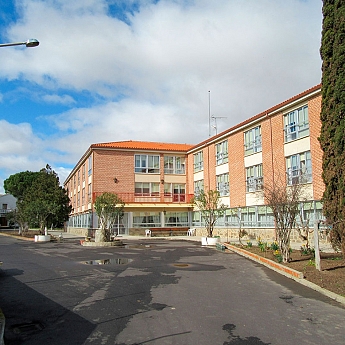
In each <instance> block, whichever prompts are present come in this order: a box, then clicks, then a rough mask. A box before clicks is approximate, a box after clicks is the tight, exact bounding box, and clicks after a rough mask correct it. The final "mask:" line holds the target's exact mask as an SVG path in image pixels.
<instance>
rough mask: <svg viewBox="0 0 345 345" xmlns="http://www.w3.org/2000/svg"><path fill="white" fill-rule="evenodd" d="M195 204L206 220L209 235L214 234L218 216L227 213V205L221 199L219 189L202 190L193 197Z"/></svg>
mask: <svg viewBox="0 0 345 345" xmlns="http://www.w3.org/2000/svg"><path fill="white" fill-rule="evenodd" d="M193 204H194V206H195V207H196V208H198V209H199V211H200V212H201V216H202V219H203V220H204V221H205V227H206V230H207V237H212V236H213V229H214V225H215V224H216V221H217V219H218V218H220V217H222V216H223V215H224V213H225V210H226V206H225V205H224V204H223V203H222V202H221V200H220V194H219V192H218V191H217V190H208V191H206V192H205V191H204V190H202V191H201V192H200V193H199V194H198V195H197V196H195V197H194V199H193Z"/></svg>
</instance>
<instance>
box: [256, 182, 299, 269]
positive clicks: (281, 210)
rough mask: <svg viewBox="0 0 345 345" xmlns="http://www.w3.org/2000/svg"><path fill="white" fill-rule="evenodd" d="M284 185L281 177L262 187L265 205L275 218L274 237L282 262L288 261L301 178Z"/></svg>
mask: <svg viewBox="0 0 345 345" xmlns="http://www.w3.org/2000/svg"><path fill="white" fill-rule="evenodd" d="M294 182H295V183H293V184H291V185H288V186H287V185H286V183H285V182H283V181H282V180H281V179H278V180H277V181H275V183H272V184H265V185H264V188H263V193H264V197H265V199H266V203H267V205H268V206H269V207H270V208H271V209H272V213H273V217H274V220H275V228H276V237H277V242H278V245H279V249H280V251H281V254H282V257H283V262H289V261H290V235H291V232H292V229H293V228H294V226H295V224H296V219H297V217H298V215H299V204H300V202H301V200H302V199H303V184H300V182H301V180H297V179H296V180H295V181H294Z"/></svg>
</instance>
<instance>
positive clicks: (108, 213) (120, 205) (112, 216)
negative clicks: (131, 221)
mask: <svg viewBox="0 0 345 345" xmlns="http://www.w3.org/2000/svg"><path fill="white" fill-rule="evenodd" d="M94 207H95V210H96V213H97V215H98V218H99V228H100V230H101V241H102V242H109V241H110V235H111V229H112V227H113V225H114V224H115V222H116V220H117V219H118V217H122V215H123V209H124V207H125V203H124V202H123V201H122V200H121V199H120V198H119V197H118V196H117V194H114V193H109V192H106V193H103V194H102V195H100V196H98V197H97V198H96V200H95V204H94Z"/></svg>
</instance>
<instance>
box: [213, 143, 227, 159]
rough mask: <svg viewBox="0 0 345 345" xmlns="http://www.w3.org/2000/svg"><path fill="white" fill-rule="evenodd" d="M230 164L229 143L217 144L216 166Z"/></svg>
mask: <svg viewBox="0 0 345 345" xmlns="http://www.w3.org/2000/svg"><path fill="white" fill-rule="evenodd" d="M224 163H228V141H227V140H225V141H223V142H222V143H220V144H216V165H220V164H224Z"/></svg>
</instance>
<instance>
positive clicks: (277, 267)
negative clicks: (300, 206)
mask: <svg viewBox="0 0 345 345" xmlns="http://www.w3.org/2000/svg"><path fill="white" fill-rule="evenodd" d="M222 245H223V246H224V247H225V248H226V249H228V250H230V251H232V252H235V253H237V254H239V255H241V256H244V257H246V258H248V259H251V260H253V261H256V262H258V263H260V264H262V265H264V266H266V267H268V268H270V269H272V270H274V271H276V272H278V273H280V274H282V275H284V276H286V277H288V278H291V279H293V280H295V281H296V282H298V283H300V284H302V285H304V286H307V287H309V288H311V289H313V290H315V291H317V292H320V293H322V294H323V295H325V296H327V297H329V298H331V299H333V300H335V301H337V302H339V303H341V304H343V305H345V297H343V296H340V295H338V294H336V293H334V292H332V291H329V290H326V289H324V288H322V287H321V286H319V285H317V284H314V283H312V282H310V281H308V280H306V279H304V276H303V273H302V272H299V271H296V270H294V269H292V268H289V267H286V266H284V265H281V264H279V263H277V262H274V261H272V260H270V259H267V258H264V257H262V256H260V255H257V254H254V253H251V252H248V251H246V250H244V249H241V248H238V247H235V246H233V245H231V244H227V243H224V244H222Z"/></svg>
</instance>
